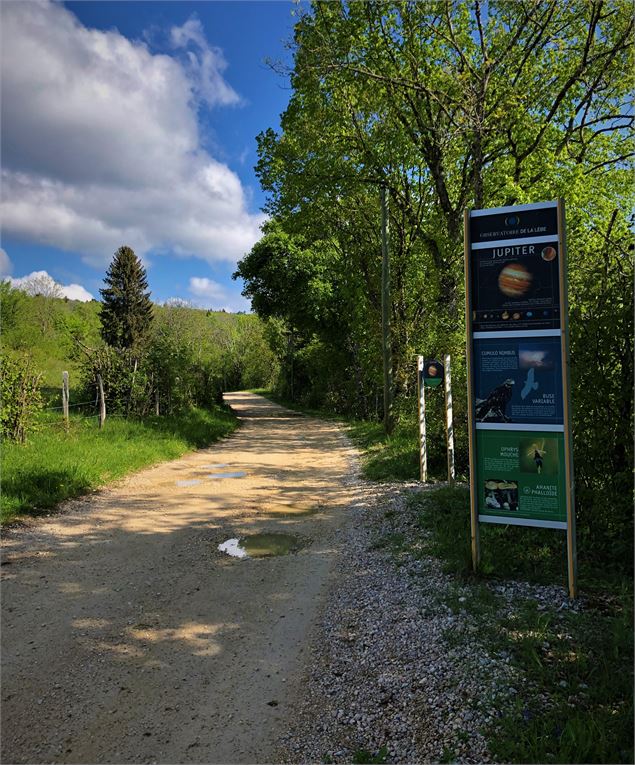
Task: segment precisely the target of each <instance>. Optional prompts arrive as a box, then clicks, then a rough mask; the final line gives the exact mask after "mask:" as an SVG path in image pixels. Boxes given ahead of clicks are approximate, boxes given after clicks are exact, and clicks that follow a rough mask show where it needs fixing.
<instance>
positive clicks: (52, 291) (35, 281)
mask: <svg viewBox="0 0 635 765" xmlns="http://www.w3.org/2000/svg"><path fill="white" fill-rule="evenodd" d="M9 282H10V283H11V286H12V287H15V288H16V289H19V290H24V291H25V292H28V293H29V294H31V295H34V294H43V295H48V296H50V297H66V298H68V299H69V300H79V301H80V302H82V303H86V302H88V301H89V300H94V299H95V298H94V297H93V296H92V295H91V294H90V292H88V290H86V289H84V287H82V285H81V284H66V285H64V284H60V283H59V282H56V281H55V279H53V277H52V276H51V275H50V274H49V273H48V272H46V271H32V272H31V273H30V274H27V275H26V276H21V277H20V278H18V279H12V278H9Z"/></svg>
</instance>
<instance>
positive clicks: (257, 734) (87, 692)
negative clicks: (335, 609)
mask: <svg viewBox="0 0 635 765" xmlns="http://www.w3.org/2000/svg"><path fill="white" fill-rule="evenodd" d="M227 398H228V399H229V401H230V403H231V405H232V406H233V407H234V408H235V410H236V411H237V413H238V414H239V416H240V417H241V420H242V427H241V428H240V429H239V430H238V431H237V432H236V433H234V434H233V435H232V436H231V437H229V438H227V439H225V440H224V441H223V442H221V443H219V444H216V445H214V446H212V447H211V448H209V449H203V450H200V451H198V452H195V453H192V454H189V455H187V456H186V457H184V458H182V459H180V460H176V461H174V462H169V463H164V464H162V465H159V466H157V467H155V468H151V469H149V470H144V471H142V472H140V473H137V474H136V475H134V476H131V477H130V478H128V479H126V480H124V481H122V482H121V483H120V484H118V485H117V486H115V487H113V488H111V489H109V490H106V491H103V492H100V493H98V494H96V495H94V496H89V497H85V498H83V499H81V500H77V501H75V502H71V503H68V504H67V506H66V507H65V508H64V512H63V513H61V514H59V515H55V516H52V517H51V518H47V519H43V520H38V521H34V522H32V523H30V524H29V525H27V526H26V527H24V528H15V529H12V530H11V531H9V532H6V533H5V534H4V535H3V542H2V545H3V558H2V564H3V565H2V574H3V576H2V634H1V638H2V706H1V714H2V731H1V732H2V737H1V742H0V744H1V761H2V762H3V763H11V762H13V763H24V762H28V763H40V762H81V763H101V762H112V763H127V762H162V763H184V762H223V763H225V762H268V761H271V759H272V757H273V754H272V749H271V747H272V743H273V742H274V741H275V739H276V738H278V737H279V736H280V735H281V734H282V733H283V732H284V731H285V730H286V729H287V719H288V718H289V717H291V716H292V714H293V709H294V708H295V705H296V698H295V696H294V694H293V692H292V690H291V682H290V680H291V679H292V678H293V677H294V676H295V675H297V674H299V673H300V672H301V669H302V667H303V665H304V662H305V659H304V656H305V655H306V646H307V645H308V642H309V635H310V633H311V630H312V628H313V624H314V621H315V618H316V614H317V612H318V609H319V605H320V603H321V601H322V599H323V598H324V596H325V593H326V591H327V585H328V583H329V571H330V570H331V568H332V566H333V564H334V562H335V560H336V558H337V551H338V549H339V543H340V539H341V535H342V533H343V529H344V528H345V527H346V524H347V522H348V518H349V517H350V512H349V508H350V507H351V506H354V505H355V502H356V501H357V494H356V492H357V490H358V486H357V482H356V481H355V480H354V479H351V472H350V466H351V460H352V459H353V458H354V451H353V450H352V448H351V447H350V444H349V443H348V442H347V440H346V438H345V437H344V436H343V435H342V433H341V432H340V429H339V428H338V427H337V425H335V424H334V423H329V422H322V421H320V420H314V419H311V418H303V417H298V416H297V415H295V413H293V412H289V411H288V410H285V409H283V408H281V407H279V406H276V405H275V404H273V403H271V402H270V401H267V400H266V399H263V398H262V397H259V396H255V395H253V394H231V395H229V396H228V397H227ZM228 474H229V475H228ZM235 474H238V475H237V476H235ZM219 475H220V477H219ZM256 532H257V533H262V532H267V533H271V532H287V533H291V534H293V535H294V536H296V537H299V538H301V539H303V540H304V541H308V542H309V544H308V546H306V547H304V548H303V549H302V550H300V552H298V553H296V554H291V555H286V556H283V557H277V558H265V559H246V560H240V559H236V558H230V557H228V556H227V555H224V554H223V553H221V552H219V551H218V549H217V546H218V544H219V543H221V542H223V541H224V540H227V539H229V538H232V537H240V536H242V535H244V534H251V533H256Z"/></svg>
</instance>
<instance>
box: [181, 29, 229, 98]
mask: <svg viewBox="0 0 635 765" xmlns="http://www.w3.org/2000/svg"><path fill="white" fill-rule="evenodd" d="M170 38H171V41H172V45H173V46H174V47H175V48H177V49H181V48H182V49H183V50H185V51H186V59H185V68H186V70H187V72H188V74H189V76H190V79H191V81H192V82H194V83H195V84H196V88H197V90H198V92H199V94H200V97H201V98H202V99H203V100H204V101H206V102H207V103H208V104H209V105H210V106H215V105H216V104H222V105H223V106H228V105H232V104H239V103H240V100H241V99H240V96H239V95H238V93H236V91H235V90H234V89H233V88H232V87H230V86H229V85H228V84H227V83H226V82H225V80H224V79H223V77H222V72H224V71H225V69H227V62H226V61H225V57H224V56H223V51H222V50H221V49H220V48H215V47H213V46H211V45H209V43H208V42H207V39H206V37H205V32H204V30H203V25H202V24H201V22H200V21H199V20H198V19H197V18H191V19H189V20H188V21H186V22H185V24H183V26H182V27H172V29H171V30H170Z"/></svg>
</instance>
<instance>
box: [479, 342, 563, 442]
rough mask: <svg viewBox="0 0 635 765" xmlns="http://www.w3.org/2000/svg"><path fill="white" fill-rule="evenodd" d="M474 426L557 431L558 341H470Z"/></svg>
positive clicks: (560, 414)
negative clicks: (518, 426)
mask: <svg viewBox="0 0 635 765" xmlns="http://www.w3.org/2000/svg"><path fill="white" fill-rule="evenodd" d="M473 348H474V422H475V423H476V428H477V429H479V428H483V426H492V427H495V428H500V425H501V424H509V423H511V427H512V428H513V427H515V425H516V424H532V423H533V424H536V425H539V426H545V425H549V426H558V427H557V428H556V429H557V430H562V429H563V427H562V424H563V406H562V363H561V356H560V337H557V336H556V337H554V336H551V337H538V338H534V337H513V338H511V337H508V336H507V335H506V336H504V337H503V338H493V337H490V338H486V339H485V338H483V339H476V340H474V344H473Z"/></svg>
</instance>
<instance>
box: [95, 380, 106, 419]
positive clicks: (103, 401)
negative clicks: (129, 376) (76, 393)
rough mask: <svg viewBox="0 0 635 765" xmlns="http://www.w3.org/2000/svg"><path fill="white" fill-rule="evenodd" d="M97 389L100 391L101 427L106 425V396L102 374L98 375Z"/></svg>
mask: <svg viewBox="0 0 635 765" xmlns="http://www.w3.org/2000/svg"><path fill="white" fill-rule="evenodd" d="M97 389H98V391H99V427H100V428H103V427H104V422H106V398H105V396H104V383H103V382H102V379H101V375H100V374H98V375H97Z"/></svg>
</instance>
